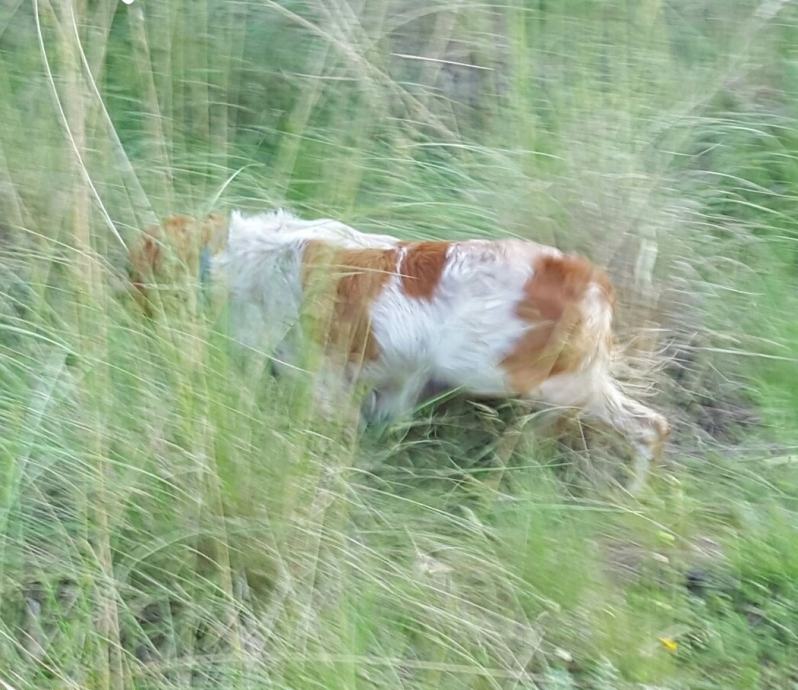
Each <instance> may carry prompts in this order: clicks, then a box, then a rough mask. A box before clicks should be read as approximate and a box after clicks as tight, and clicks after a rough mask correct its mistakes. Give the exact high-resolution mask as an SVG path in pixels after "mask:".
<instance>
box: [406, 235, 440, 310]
mask: <svg viewBox="0 0 798 690" xmlns="http://www.w3.org/2000/svg"><path fill="white" fill-rule="evenodd" d="M402 247H403V248H404V249H405V255H404V258H403V259H402V265H401V267H400V268H399V272H400V273H401V275H402V289H403V290H404V292H405V294H406V295H407V296H408V297H415V298H416V299H431V298H432V295H433V294H435V290H436V288H437V287H438V284H439V283H440V282H441V275H443V268H444V266H445V265H446V253H447V251H448V250H449V243H448V242H413V243H407V244H403V245H402Z"/></svg>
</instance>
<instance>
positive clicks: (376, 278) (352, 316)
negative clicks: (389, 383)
mask: <svg viewBox="0 0 798 690" xmlns="http://www.w3.org/2000/svg"><path fill="white" fill-rule="evenodd" d="M397 259H398V254H397V251H396V250H395V249H337V248H334V247H331V246H330V245H327V244H325V243H323V242H318V241H311V242H308V244H307V245H306V246H305V251H304V254H303V267H302V268H303V284H304V286H305V288H306V290H308V291H309V293H310V296H311V300H310V307H311V310H312V312H313V313H309V314H308V317H309V318H310V319H311V321H312V322H313V324H314V327H313V331H314V333H315V335H316V337H317V338H318V339H320V340H322V342H323V343H324V344H325V345H326V346H327V347H331V348H333V349H335V350H336V351H338V352H339V353H341V354H343V355H345V356H346V358H347V359H348V360H349V361H353V362H357V361H362V360H374V359H376V358H377V357H378V356H379V347H378V345H377V342H376V340H375V339H374V334H373V333H372V331H371V319H370V316H369V307H370V306H371V303H372V302H373V301H374V300H375V299H376V298H377V297H378V296H379V294H380V292H382V289H383V288H384V287H385V283H386V282H387V281H388V280H389V279H390V277H391V276H393V275H395V274H396V262H397ZM306 309H307V307H306Z"/></svg>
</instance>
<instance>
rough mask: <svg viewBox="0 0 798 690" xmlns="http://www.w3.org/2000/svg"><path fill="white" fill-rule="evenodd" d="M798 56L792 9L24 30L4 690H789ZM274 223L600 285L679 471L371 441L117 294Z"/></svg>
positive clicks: (1, 278) (536, 10)
mask: <svg viewBox="0 0 798 690" xmlns="http://www.w3.org/2000/svg"><path fill="white" fill-rule="evenodd" d="M795 46H798V6H796V4H795V3H792V2H789V1H788V0H781V1H779V0H605V1H601V0H560V1H559V2H558V1H556V0H517V1H515V2H507V3H493V2H446V3H435V2H432V3H430V2H420V1H417V0H368V2H366V0H359V1H357V2H355V1H352V2H350V1H349V0H323V1H316V2H314V1H310V0H262V1H261V2H245V1H244V0H241V1H238V0H237V1H235V2H233V1H231V0H197V1H195V2H183V1H182V0H168V1H161V2H155V1H153V0H134V2H133V3H132V4H130V5H125V4H117V3H116V2H114V1H113V0H72V1H63V2H61V1H56V2H51V1H50V0H30V1H28V0H26V1H24V2H23V1H22V0H6V1H5V2H3V3H0V123H2V128H0V495H1V496H2V498H0V688H7V687H13V688H15V689H16V690H22V689H23V688H25V689H27V688H31V689H32V688H36V689H44V688H53V689H56V688H58V689H61V688H87V689H94V688H102V689H105V688H113V689H119V688H136V689H140V690H156V689H158V690H161V689H165V688H230V689H238V688H253V689H255V688H258V689H260V688H291V689H292V690H305V689H309V688H324V689H325V690H337V689H344V688H386V689H387V688H390V689H391V690H396V689H398V688H403V689H404V688H407V689H410V688H414V689H418V690H430V689H433V688H442V689H452V690H455V689H456V690H461V689H463V688H472V689H474V690H476V689H485V690H488V689H498V688H502V689H504V688H507V689H510V688H513V689H518V690H520V689H521V688H523V689H529V690H531V689H533V688H539V689H541V690H555V689H556V690H566V689H568V690H571V689H573V690H632V689H635V690H638V689H639V690H643V689H644V688H648V689H653V688H658V689H664V688H667V689H668V690H677V689H678V690H688V689H689V690H709V689H712V690H744V689H745V690H748V689H754V688H769V689H773V690H787V689H789V688H793V689H794V688H798V520H796V509H797V508H798V506H796V499H798V434H796V429H798V367H797V366H796V362H797V361H798V318H796V314H798V290H797V288H798V244H796V242H797V241H798V195H796V182H798V98H796V94H798V62H797V61H796V48H795ZM418 56H423V57H425V58H427V59H418ZM275 204H288V205H290V206H292V207H293V208H294V209H296V210H297V211H298V212H300V213H302V214H303V215H308V216H313V215H316V214H318V215H325V216H333V217H337V218H340V219H342V220H344V221H347V222H351V223H352V224H354V225H356V226H357V227H359V228H362V229H364V230H375V231H389V232H393V233H395V234H398V235H400V236H402V237H406V238H413V237H461V236H473V235H485V236H499V235H503V234H510V233H511V234H515V235H519V236H523V237H529V238H535V239H538V240H540V241H544V242H553V243H556V244H557V245H558V246H560V247H563V248H567V249H578V250H581V251H585V252H588V253H589V254H590V255H591V256H593V257H594V258H595V259H596V260H597V261H599V262H602V263H604V264H606V265H607V266H608V267H609V270H610V272H611V273H612V275H613V278H614V279H615V280H616V282H617V283H618V285H619V291H620V295H621V312H620V314H619V331H620V333H621V334H622V336H623V340H624V342H627V343H630V346H629V350H628V355H629V362H630V365H631V366H630V371H629V372H628V377H629V380H630V385H635V384H636V385H640V386H643V387H646V388H649V389H650V393H651V394H652V395H653V396H654V397H653V398H652V399H653V401H654V402H653V404H655V406H657V407H659V408H661V409H663V410H665V411H667V412H668V414H669V416H670V417H671V418H672V419H673V420H674V423H675V435H674V439H673V444H672V447H671V448H670V449H669V458H668V464H667V466H666V467H662V468H659V469H658V470H657V471H656V472H655V476H654V477H653V478H652V481H651V483H650V485H649V487H648V488H647V490H646V491H645V492H644V494H643V495H642V496H641V497H639V498H637V499H634V498H632V497H629V496H628V495H626V494H625V493H624V492H623V491H622V490H620V489H619V487H618V485H617V484H616V483H615V481H614V480H613V477H614V476H615V475H616V474H618V472H619V466H620V464H621V461H620V460H619V455H618V452H617V449H616V448H615V446H614V445H613V442H612V440H611V439H604V438H602V437H601V436H599V435H597V434H594V435H595V436H596V438H595V439H591V443H590V447H591V451H590V453H589V454H588V452H587V451H586V448H585V446H584V444H579V443H576V442H574V441H573V439H572V438H571V437H568V438H571V440H570V441H569V442H567V443H566V441H567V440H568V439H566V440H564V441H558V440H556V439H553V438H552V437H551V435H550V434H548V433H546V429H545V428H544V427H545V426H546V425H545V424H541V423H540V420H539V415H535V414H531V415H530V414H527V411H526V410H522V409H520V407H519V406H517V405H511V404H506V405H504V406H501V407H500V408H499V409H497V410H494V409H492V408H490V407H487V406H482V405H480V406H476V405H472V404H469V403H467V402H454V403H452V404H450V405H449V406H448V407H446V408H445V409H442V410H439V411H437V412H433V411H431V410H429V409H425V410H421V411H420V412H419V414H418V416H417V417H416V419H415V420H414V422H413V423H412V424H409V425H407V426H405V427H403V428H400V429H392V430H389V431H388V432H387V433H385V434H383V435H382V436H379V437H378V436H376V435H374V434H367V435H365V436H364V437H362V438H358V439H354V438H353V437H352V434H350V433H347V432H348V430H347V429H341V428H338V427H335V426H332V427H330V426H324V425H322V424H321V423H320V422H319V421H318V420H317V419H315V418H314V417H313V415H312V414H311V412H310V409H309V406H308V405H307V395H306V394H307V390H305V388H303V386H302V385H301V384H296V385H288V384H285V383H281V384H277V383H275V382H274V381H273V380H272V379H270V378H269V376H268V375H265V374H263V375H261V374H258V371H257V369H258V367H257V364H258V362H249V363H246V364H242V363H241V362H239V361H237V359H236V357H234V356H232V355H231V351H230V347H229V343H228V340H227V338H226V334H225V328H224V319H223V318H216V317H214V316H212V315H209V314H207V313H205V312H202V313H197V312H196V310H192V309H188V308H182V309H180V308H175V307H176V306H177V304H178V301H179V300H177V301H176V300H174V299H172V298H173V297H175V296H177V297H178V298H179V297H180V296H181V294H183V293H181V290H182V291H183V292H184V291H185V290H186V289H192V287H195V286H188V287H187V286H180V285H168V286H167V285H165V286H162V290H161V295H162V297H163V299H162V300H161V306H162V309H161V313H160V314H159V315H158V316H157V317H156V318H155V319H154V320H148V319H145V318H144V317H142V315H141V314H140V313H139V311H138V310H137V309H136V308H135V306H134V305H133V303H132V301H131V300H130V299H129V298H128V297H127V296H126V295H125V294H124V290H123V289H122V287H121V286H123V285H124V250H123V242H129V241H130V240H131V239H132V238H133V237H134V236H135V233H136V232H138V231H139V230H140V229H141V228H142V227H145V226H146V225H148V224H149V223H151V222H152V221H154V220H155V219H156V218H158V217H162V216H164V215H168V214H170V213H174V212H189V213H200V212H204V211H207V210H208V209H210V208H211V207H213V208H218V209H225V208H230V207H233V206H242V207H244V208H247V209H253V210H256V209H263V208H266V207H271V206H273V205H275ZM117 234H118V236H117ZM253 371H254V373H253ZM587 431H590V430H587ZM577 436H578V435H577Z"/></svg>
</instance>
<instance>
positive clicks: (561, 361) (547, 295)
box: [502, 255, 614, 395]
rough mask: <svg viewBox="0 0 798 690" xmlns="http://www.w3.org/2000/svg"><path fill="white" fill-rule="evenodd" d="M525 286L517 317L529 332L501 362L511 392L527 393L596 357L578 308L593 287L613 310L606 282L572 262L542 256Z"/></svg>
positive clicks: (593, 342) (583, 262) (573, 258)
mask: <svg viewBox="0 0 798 690" xmlns="http://www.w3.org/2000/svg"><path fill="white" fill-rule="evenodd" d="M533 270H534V273H533V275H532V277H531V278H530V279H529V280H528V281H527V283H526V285H525V286H524V297H523V299H522V300H521V301H520V302H519V303H518V305H517V307H516V314H517V316H518V317H519V318H520V319H522V320H523V321H526V322H527V323H529V324H530V326H531V328H530V329H529V330H528V331H527V332H526V333H525V334H524V335H523V336H522V337H521V338H520V339H519V341H518V342H517V343H516V346H515V348H514V349H513V351H512V352H511V353H510V354H509V355H507V357H505V358H504V360H503V361H502V366H503V367H504V369H505V371H506V372H507V375H508V377H509V380H510V383H511V385H512V387H513V390H514V391H515V392H516V393H518V394H520V395H523V394H526V393H529V392H530V391H531V390H533V389H534V388H535V387H537V386H538V385H540V384H541V383H542V382H543V381H545V380H546V379H547V378H548V377H549V376H554V375H556V374H562V373H565V372H568V371H574V370H576V369H578V368H579V366H580V364H581V363H582V362H584V361H585V359H586V358H587V357H589V356H590V355H592V354H593V353H594V349H595V347H596V345H597V343H598V338H597V336H601V335H602V334H595V333H589V332H587V329H586V328H585V324H584V322H583V319H582V316H581V313H580V310H579V302H580V300H582V298H583V297H584V296H585V292H586V290H587V288H588V286H589V285H590V284H591V283H595V284H597V285H599V286H600V287H601V288H602V292H603V293H604V296H605V298H606V299H607V301H608V302H609V303H610V304H612V302H613V299H614V298H613V291H612V286H611V285H610V282H609V278H608V277H607V276H606V275H605V274H604V273H603V272H602V271H599V270H598V269H597V268H595V267H594V266H593V265H592V264H591V263H590V262H589V261H587V260H586V259H583V258H581V257H576V256H551V255H548V256H541V257H539V258H537V259H536V260H535V262H534V266H533Z"/></svg>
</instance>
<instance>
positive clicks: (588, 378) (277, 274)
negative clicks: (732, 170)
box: [164, 210, 670, 491]
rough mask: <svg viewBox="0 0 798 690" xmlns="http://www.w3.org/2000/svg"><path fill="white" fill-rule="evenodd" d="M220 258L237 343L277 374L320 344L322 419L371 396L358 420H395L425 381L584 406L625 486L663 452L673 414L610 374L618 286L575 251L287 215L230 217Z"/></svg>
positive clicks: (217, 272) (216, 259)
mask: <svg viewBox="0 0 798 690" xmlns="http://www.w3.org/2000/svg"><path fill="white" fill-rule="evenodd" d="M205 223H206V225H205V226H203V225H200V227H206V226H207V224H208V223H210V226H212V227H213V228H215V229H217V230H218V227H219V219H218V218H215V219H214V220H212V221H207V220H206V221H205ZM166 225H167V224H165V225H164V227H166ZM217 234H218V233H213V232H212V233H211V235H212V236H214V237H216V235H217ZM200 240H203V238H200ZM212 249H213V250H214V256H213V258H212V260H211V267H212V268H211V272H210V273H211V276H212V279H213V280H214V282H216V281H222V282H223V283H224V284H225V286H226V289H227V291H228V294H229V303H230V307H231V311H232V314H233V328H234V330H235V332H236V334H237V338H238V339H239V341H240V342H242V343H244V344H246V345H248V346H251V347H256V348H259V349H265V350H266V351H267V352H268V353H272V354H274V359H275V362H276V363H277V367H278V370H281V371H283V372H285V371H291V370H296V369H300V368H302V367H301V366H300V360H301V358H302V356H303V353H304V352H306V351H307V349H308V347H307V346H308V344H313V345H314V346H315V347H316V349H317V350H318V351H319V352H320V363H319V365H318V367H317V370H318V371H317V374H316V378H315V380H314V395H315V398H316V401H317V403H318V405H319V409H320V410H321V411H322V412H324V413H325V414H327V415H333V414H334V413H335V412H336V411H337V410H340V409H343V407H345V406H346V404H347V403H348V401H349V399H350V397H351V396H352V395H353V394H354V393H355V391H357V390H359V389H365V390H366V391H368V392H367V395H366V398H365V400H364V402H363V405H362V414H363V416H364V418H365V419H366V420H367V421H368V422H370V423H391V422H394V421H397V420H401V419H403V418H407V417H408V416H409V415H410V414H411V413H412V412H413V410H414V409H415V408H416V406H417V405H418V403H419V401H420V400H421V398H422V397H423V395H424V394H425V391H428V390H429V389H430V387H431V386H432V387H433V388H435V389H437V390H440V389H458V390H459V391H461V392H462V393H463V394H465V395H467V396H471V397H476V398H520V399H524V400H530V401H536V402H539V403H543V404H546V405H549V406H554V407H557V408H569V409H574V408H575V409H576V410H577V411H578V412H579V413H580V414H582V415H584V416H585V417H587V418H591V419H594V420H597V421H599V422H601V423H603V424H606V425H608V426H610V427H611V428H613V429H614V430H616V431H617V432H618V433H619V434H620V435H622V436H623V437H624V438H626V440H627V441H628V442H629V444H630V445H631V447H632V449H633V451H634V464H633V479H632V480H631V482H630V484H629V487H628V488H629V489H630V490H631V491H637V490H639V489H640V488H641V487H642V486H643V485H644V483H645V478H646V475H647V473H648V470H649V466H650V464H651V463H652V461H654V460H657V459H658V458H659V457H660V456H661V454H662V452H663V446H664V443H665V441H666V439H667V437H668V435H669V432H670V428H669V424H668V422H667V420H666V419H665V417H663V416H662V415H661V414H659V413H657V412H655V411H654V410H652V409H650V408H649V407H647V406H645V405H643V404H642V403H640V402H638V401H636V400H634V399H632V398H630V397H629V396H627V395H626V394H625V393H624V392H623V390H622V388H621V386H620V385H619V383H618V382H617V381H616V380H615V379H614V378H613V377H612V375H611V372H610V363H611V358H612V352H613V336H612V318H613V310H614V306H615V295H614V290H613V287H612V284H611V282H610V280H609V278H608V277H607V275H606V273H605V272H603V271H602V270H600V269H599V268H598V267H596V266H594V265H593V264H592V263H591V262H590V261H588V260H587V259H585V258H583V257H581V256H576V255H568V254H564V253H562V252H561V251H559V250H558V249H556V248H554V247H549V246H545V245H541V244H537V243H535V242H531V241H525V240H517V239H497V240H484V239H470V240H461V241H421V242H407V241H402V240H400V239H398V238H396V237H392V236H390V235H378V234H368V233H362V232H359V231H357V230H355V229H354V228H351V227H349V226H347V225H345V224H344V223H341V222H338V221H335V220H329V219H320V220H312V221H309V220H303V219H300V218H297V217H296V216H294V215H292V214H291V213H289V212H287V211H283V210H277V211H272V212H268V213H261V214H257V215H251V216H247V215H244V214H242V213H240V212H236V211H234V212H233V213H232V214H231V215H230V219H229V223H227V238H226V241H224V242H217V243H216V244H215V245H214V247H212ZM193 256H194V255H193V254H192V257H193Z"/></svg>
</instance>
